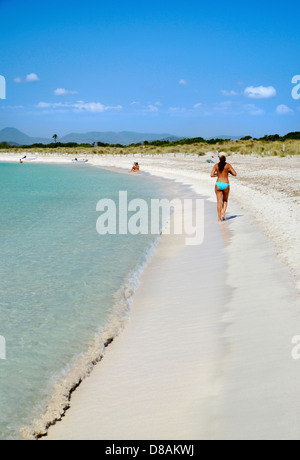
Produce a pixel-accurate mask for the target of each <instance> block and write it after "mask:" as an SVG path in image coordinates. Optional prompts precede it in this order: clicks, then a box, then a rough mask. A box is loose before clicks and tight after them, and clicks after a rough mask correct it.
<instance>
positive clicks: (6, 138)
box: [0, 128, 51, 145]
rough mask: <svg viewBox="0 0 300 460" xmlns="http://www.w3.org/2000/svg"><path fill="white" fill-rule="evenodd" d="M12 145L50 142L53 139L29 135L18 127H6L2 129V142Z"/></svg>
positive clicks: (0, 134)
mask: <svg viewBox="0 0 300 460" xmlns="http://www.w3.org/2000/svg"><path fill="white" fill-rule="evenodd" d="M1 142H7V143H9V144H11V145H30V144H50V142H51V140H49V139H45V138H41V137H29V136H27V134H24V133H22V132H21V131H19V130H18V129H16V128H4V129H2V131H0V143H1Z"/></svg>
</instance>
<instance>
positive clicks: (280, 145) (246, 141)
mask: <svg viewBox="0 0 300 460" xmlns="http://www.w3.org/2000/svg"><path fill="white" fill-rule="evenodd" d="M53 137H54V136H53ZM0 150H2V151H3V150H6V151H8V150H9V151H13V152H15V153H18V152H20V153H21V152H22V151H24V150H28V151H34V152H35V153H40V154H42V153H45V154H46V153H51V152H54V150H55V153H58V154H72V155H73V154H75V153H77V154H80V153H83V154H97V155H101V154H102V155H103V154H115V155H122V154H125V155H126V154H141V153H144V154H145V155H158V154H160V155H161V154H168V153H171V154H176V153H184V154H186V155H198V156H201V155H204V154H205V153H207V152H211V151H221V150H222V151H224V152H225V153H226V154H227V155H231V154H234V153H239V154H241V155H249V154H253V153H254V154H257V155H261V156H286V155H299V154H300V132H294V133H289V134H287V135H285V136H279V135H278V134H274V135H266V136H264V137H262V138H260V139H253V138H252V137H251V136H245V137H243V138H241V139H240V140H236V141H233V140H231V139H204V138H202V137H196V138H191V139H181V140H176V141H168V140H161V141H153V142H148V141H145V142H143V143H137V144H131V145H126V146H125V145H121V144H106V143H103V142H97V143H94V144H77V143H75V142H69V143H61V142H57V138H56V142H54V143H51V144H33V145H22V146H16V145H10V144H9V143H7V142H3V143H2V144H0Z"/></svg>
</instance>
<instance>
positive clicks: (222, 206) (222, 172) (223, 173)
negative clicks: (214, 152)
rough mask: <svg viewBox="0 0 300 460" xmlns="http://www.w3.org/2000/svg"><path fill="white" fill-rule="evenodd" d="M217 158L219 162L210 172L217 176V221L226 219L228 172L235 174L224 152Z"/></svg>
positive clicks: (228, 188) (228, 190)
mask: <svg viewBox="0 0 300 460" xmlns="http://www.w3.org/2000/svg"><path fill="white" fill-rule="evenodd" d="M219 158H220V162H219V163H218V164H216V165H215V166H214V168H213V170H212V172H211V177H217V178H218V181H217V183H216V188H215V190H216V195H217V200H218V216H219V221H218V222H222V219H223V220H226V217H225V213H226V210H227V204H228V198H229V193H230V184H229V178H228V176H229V174H232V176H237V173H236V172H235V170H234V169H233V167H232V166H231V165H230V164H229V163H226V155H225V153H221V154H220V155H219Z"/></svg>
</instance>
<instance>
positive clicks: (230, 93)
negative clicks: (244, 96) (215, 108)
mask: <svg viewBox="0 0 300 460" xmlns="http://www.w3.org/2000/svg"><path fill="white" fill-rule="evenodd" d="M221 94H223V96H226V97H231V96H238V93H237V92H236V91H234V90H233V89H232V90H230V91H227V90H226V89H222V90H221Z"/></svg>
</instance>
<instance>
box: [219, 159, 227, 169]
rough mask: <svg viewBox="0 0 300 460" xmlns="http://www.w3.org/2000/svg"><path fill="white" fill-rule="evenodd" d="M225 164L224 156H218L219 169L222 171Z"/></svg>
mask: <svg viewBox="0 0 300 460" xmlns="http://www.w3.org/2000/svg"><path fill="white" fill-rule="evenodd" d="M225 165H226V157H221V158H220V163H219V171H220V172H222V171H223V170H224V168H225Z"/></svg>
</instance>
